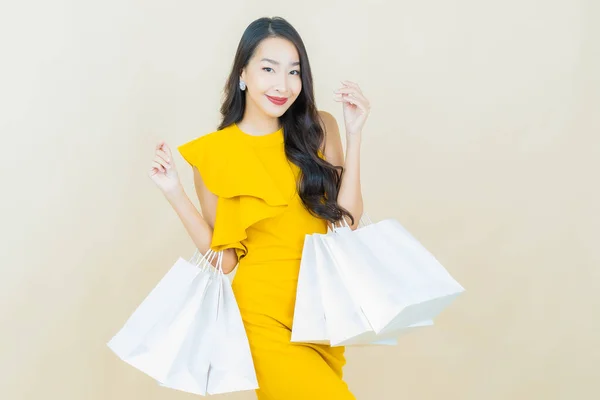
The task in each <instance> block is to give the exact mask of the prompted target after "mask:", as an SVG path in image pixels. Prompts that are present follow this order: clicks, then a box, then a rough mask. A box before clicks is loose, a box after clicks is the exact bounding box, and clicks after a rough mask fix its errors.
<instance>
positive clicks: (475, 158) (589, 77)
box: [0, 0, 600, 400]
mask: <svg viewBox="0 0 600 400" xmlns="http://www.w3.org/2000/svg"><path fill="white" fill-rule="evenodd" d="M282 3H285V4H282ZM263 15H270V16H272V15H281V16H284V17H286V18H288V19H289V21H290V22H291V23H292V24H294V25H295V26H296V28H297V29H298V30H299V31H300V33H301V35H302V36H303V38H304V40H305V43H306V46H307V48H308V51H309V56H310V59H311V61H312V65H313V68H314V77H315V83H316V90H317V100H318V105H319V107H320V108H321V109H325V110H328V111H330V112H332V113H333V114H334V115H335V116H336V117H337V118H338V122H339V123H340V125H342V124H343V120H342V119H341V118H342V114H341V112H340V111H341V110H340V108H339V107H340V106H339V104H338V103H335V102H334V101H333V99H332V91H333V89H335V88H336V87H337V85H338V82H339V80H340V79H350V80H355V81H357V82H358V83H359V84H360V85H361V86H362V87H363V89H364V91H365V93H366V95H367V96H368V98H369V99H370V100H371V102H372V104H373V111H372V115H371V117H370V119H369V121H368V122H367V127H366V129H365V132H364V136H365V139H364V146H363V155H362V157H363V163H362V168H363V169H362V171H363V175H362V176H363V181H364V196H365V201H366V207H367V209H368V211H369V212H370V214H371V215H372V216H373V217H374V219H382V218H388V217H389V218H397V219H398V220H399V221H401V222H402V223H403V224H404V225H405V226H406V227H407V228H408V229H409V230H410V231H411V232H413V233H414V234H415V235H416V236H417V237H418V238H419V239H420V240H421V241H422V242H423V243H424V244H425V245H426V246H427V247H428V248H429V249H431V251H432V252H433V253H434V254H435V255H436V256H437V257H438V258H439V259H440V260H441V261H442V262H443V263H444V264H445V266H446V267H447V268H448V269H449V270H450V271H451V272H452V274H453V275H454V276H455V277H456V278H457V279H458V280H459V281H460V282H461V283H462V284H463V285H464V286H465V288H466V289H467V292H466V293H465V294H464V295H463V296H462V297H461V298H460V299H459V300H457V301H456V303H454V305H453V306H452V307H451V308H450V309H448V310H447V311H446V312H445V313H443V315H441V317H440V318H439V319H438V320H437V321H436V323H437V326H436V327H434V328H432V329H428V330H426V331H423V332H421V333H418V334H413V335H410V336H407V337H405V338H403V339H402V341H401V344H400V345H399V346H397V347H394V348H391V349H389V348H385V349H381V348H361V349H350V350H348V360H349V364H348V366H347V368H346V377H347V380H348V382H349V385H350V386H351V388H352V389H353V391H354V392H355V393H356V395H357V398H358V399H384V400H387V399H412V400H417V399H457V400H458V399H460V400H464V399H469V400H471V399H473V400H475V399H476V400H481V399H486V400H494V399H502V400H506V399H544V400H549V399H578V400H579V399H597V398H600V383H599V380H600V371H599V368H600V367H599V365H600V350H599V346H598V345H599V344H600V343H599V339H598V337H599V336H600V322H599V320H600V318H599V305H600V301H599V294H598V293H599V290H598V289H599V288H600V287H599V286H600V285H599V283H598V282H599V279H600V268H599V265H598V264H599V261H600V251H599V249H598V242H599V239H600V234H599V233H598V232H599V229H600V217H599V214H600V213H599V211H600V207H599V205H598V202H599V200H600V195H599V194H600V190H599V187H598V170H599V168H600V158H599V156H600V138H599V133H600V129H599V128H600V117H599V115H598V110H599V106H600V83H599V79H598V71H600V58H599V57H600V46H599V44H598V39H599V35H600V28H599V25H598V20H599V18H600V6H599V4H598V2H595V1H593V0H590V1H587V2H584V1H573V0H571V1H569V0H563V1H558V0H556V1H554V0H545V1H541V0H540V1H535V0H504V1H475V0H456V1H451V2H450V1H445V0H428V1H394V2H392V1H370V2H369V5H367V3H366V2H364V1H360V2H355V3H352V2H348V1H304V2H289V3H288V2H271V1H269V2H267V1H263V2H259V1H253V2H242V1H237V2H201V1H179V2H173V1H170V2H169V1H148V0H145V1H131V0H130V1H123V0H121V1H104V2H91V1H88V2H82V1H65V0H63V1H55V2H48V1H37V2H13V3H12V4H11V3H8V2H3V4H2V6H0V54H1V57H2V60H1V62H0V93H1V94H0V96H1V100H0V101H1V103H0V109H1V112H0V128H1V134H2V150H3V151H2V159H3V168H2V175H1V176H2V181H1V182H2V196H1V198H0V202H1V213H2V214H1V221H2V223H1V226H2V230H1V234H2V237H1V239H2V240H1V243H2V244H1V253H0V256H1V259H0V268H1V277H0V295H1V296H2V297H1V300H2V302H1V305H0V324H1V330H0V354H1V358H0V398H2V399H11V400H17V399H28V400H29V399H39V398H44V399H61V400H71V399H73V400H74V399H78V400H79V399H86V400H88V399H89V400H96V399H98V400H99V399H115V400H116V399H142V398H143V399H186V398H187V399H191V398H193V396H191V395H187V394H184V393H179V392H175V391H171V390H168V389H162V388H159V387H157V385H156V384H155V383H154V382H153V381H152V380H151V379H150V378H148V377H146V376H145V375H143V374H142V373H140V372H138V371H137V370H135V369H133V368H131V367H129V366H128V365H126V364H125V363H123V362H122V361H120V360H119V359H118V358H117V357H116V356H114V355H113V354H112V353H111V352H110V351H109V350H108V348H107V347H106V345H105V344H106V342H107V341H108V340H109V339H110V338H111V337H112V335H113V334H114V333H115V332H116V331H117V330H118V329H119V328H120V327H121V326H122V324H123V322H124V320H125V319H126V318H127V316H128V315H129V314H130V312H132V310H133V308H134V307H135V306H136V305H137V304H138V303H139V301H141V300H142V298H143V297H144V296H145V295H146V294H147V292H148V291H149V290H150V289H151V288H152V287H153V285H154V284H155V283H156V282H157V281H158V280H159V279H160V278H161V277H162V275H163V274H164V273H165V272H166V270H167V269H168V268H169V267H170V265H171V264H172V262H173V261H174V260H175V259H176V257H178V256H179V255H184V256H187V255H190V254H191V252H192V250H193V248H192V242H191V240H190V239H189V238H188V237H187V235H186V233H185V231H184V229H183V227H182V225H181V224H180V222H179V221H178V219H177V217H176V215H175V213H174V212H173V211H172V210H171V209H170V208H169V205H168V203H167V202H166V201H165V199H164V198H163V197H162V195H161V194H160V192H159V191H158V189H156V188H155V187H154V186H153V184H152V183H151V181H150V180H149V179H148V178H147V176H146V173H147V170H148V168H149V165H150V159H151V156H152V152H153V145H154V143H155V142H156V141H157V140H158V139H159V138H165V139H166V140H167V141H168V143H169V144H170V145H171V146H175V145H177V144H180V143H183V142H184V141H187V140H190V139H191V138H193V137H196V136H199V135H202V134H204V133H206V132H209V131H211V130H213V129H214V127H215V126H216V124H217V122H218V112H217V111H218V106H219V100H220V92H221V89H222V86H223V83H224V80H225V77H226V75H227V74H228V72H229V67H230V65H231V62H232V59H233V54H234V51H235V47H236V46H237V43H238V40H239V38H240V35H241V33H242V31H243V29H244V28H245V27H246V25H247V24H248V23H250V22H251V21H252V20H253V19H255V18H257V17H259V16H263ZM176 161H177V162H178V165H179V169H180V173H181V175H182V179H183V180H184V183H185V186H186V189H188V193H190V194H193V192H192V189H193V188H192V179H191V178H192V177H191V171H189V170H188V168H185V166H184V164H183V162H182V160H181V158H180V157H178V158H177V160H176ZM194 201H195V200H194ZM222 398H223V399H232V400H233V399H239V400H242V399H252V398H254V395H253V394H249V393H241V394H240V393H238V394H233V395H228V396H223V397H222Z"/></svg>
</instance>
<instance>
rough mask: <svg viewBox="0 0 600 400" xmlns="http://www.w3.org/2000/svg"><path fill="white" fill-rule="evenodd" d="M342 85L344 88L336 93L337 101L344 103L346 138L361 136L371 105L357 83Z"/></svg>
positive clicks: (343, 82)
mask: <svg viewBox="0 0 600 400" xmlns="http://www.w3.org/2000/svg"><path fill="white" fill-rule="evenodd" d="M341 83H342V85H343V86H342V87H341V88H339V89H338V90H336V91H335V101H338V102H342V103H343V104H342V105H343V109H344V123H345V125H346V138H350V137H356V136H360V135H361V133H362V129H363V126H364V125H365V122H366V121H367V117H368V116H369V113H370V111H371V104H370V103H369V100H367V98H366V97H365V96H364V95H363V93H362V91H361V89H360V87H359V86H358V85H357V84H356V83H354V82H350V81H342V82H341Z"/></svg>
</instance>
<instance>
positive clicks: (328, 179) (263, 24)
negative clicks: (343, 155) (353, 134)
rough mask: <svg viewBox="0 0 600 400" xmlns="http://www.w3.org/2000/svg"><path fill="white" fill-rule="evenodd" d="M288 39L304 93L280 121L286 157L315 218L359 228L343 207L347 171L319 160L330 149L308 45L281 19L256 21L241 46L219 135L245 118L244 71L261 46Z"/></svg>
mask: <svg viewBox="0 0 600 400" xmlns="http://www.w3.org/2000/svg"><path fill="white" fill-rule="evenodd" d="M273 37H278V38H283V39H287V40H289V41H290V42H291V43H293V44H294V45H295V46H296V49H297V51H298V54H299V56H300V71H301V72H300V76H301V79H302V90H301V92H300V94H299V95H298V98H297V99H296V101H295V102H294V103H293V104H292V105H291V106H290V108H289V109H288V110H287V111H286V112H285V113H284V114H283V115H282V116H281V117H279V122H280V124H281V126H282V127H283V132H284V142H285V154H286V157H287V158H288V160H289V161H290V162H292V163H294V164H295V165H297V166H298V168H299V169H300V171H301V172H300V177H299V179H298V182H297V185H298V187H297V189H298V194H299V196H300V198H301V199H302V203H303V204H304V207H305V208H306V209H307V210H308V211H309V212H310V213H311V214H312V215H314V216H316V217H319V218H322V219H325V220H327V221H329V222H332V223H334V222H337V221H340V220H341V219H342V218H343V217H344V216H348V217H349V218H350V220H351V221H352V224H354V217H353V216H352V214H351V213H350V212H349V211H348V210H346V209H345V208H343V207H341V206H340V205H339V204H338V203H337V197H338V193H339V190H340V185H341V178H342V174H343V172H344V169H343V167H341V166H337V167H336V166H334V165H333V164H331V163H329V162H328V161H327V160H325V159H323V158H321V157H319V154H318V151H319V150H320V149H321V147H322V146H323V145H324V140H325V132H324V131H323V128H322V125H321V123H322V120H321V118H320V116H319V113H318V110H317V107H316V104H315V96H314V87H313V79H312V73H311V69H310V63H309V61H308V55H307V53H306V48H305V47H304V43H303V41H302V39H301V37H300V35H299V34H298V32H297V31H296V30H295V29H294V27H293V26H292V25H291V24H290V23H289V22H287V21H286V20H285V19H283V18H281V17H274V18H267V17H263V18H259V19H257V20H255V21H253V22H252V23H251V24H250V25H248V27H247V28H246V30H245V31H244V33H243V34H242V38H241V39H240V42H239V44H238V48H237V51H236V54H235V58H234V61H233V65H232V69H231V74H230V75H229V78H228V79H227V83H226V84H225V88H224V91H223V94H224V97H223V102H222V104H221V116H222V121H221V123H220V124H219V127H218V129H219V130H220V129H223V128H226V127H228V126H230V125H231V124H233V123H238V122H240V121H241V120H242V118H243V116H244V110H245V107H246V97H245V94H244V92H242V91H241V90H240V89H239V81H240V75H241V73H242V70H243V69H244V68H245V67H246V65H247V64H248V62H249V61H250V59H251V58H252V56H253V55H254V52H255V51H256V48H257V47H258V45H259V44H260V43H261V42H262V41H263V40H264V39H267V38H273Z"/></svg>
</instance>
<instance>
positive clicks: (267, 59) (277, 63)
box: [260, 58, 300, 67]
mask: <svg viewBox="0 0 600 400" xmlns="http://www.w3.org/2000/svg"><path fill="white" fill-rule="evenodd" d="M260 61H267V62H270V63H271V64H275V65H279V61H275V60H272V59H270V58H263V59H262V60H260ZM296 65H300V61H294V62H291V63H290V66H292V67H295V66H296Z"/></svg>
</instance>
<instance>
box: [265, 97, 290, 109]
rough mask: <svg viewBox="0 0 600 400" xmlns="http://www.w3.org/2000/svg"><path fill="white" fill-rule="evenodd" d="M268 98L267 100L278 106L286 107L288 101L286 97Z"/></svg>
mask: <svg viewBox="0 0 600 400" xmlns="http://www.w3.org/2000/svg"><path fill="white" fill-rule="evenodd" d="M266 96H267V99H269V101H270V102H271V103H273V104H276V105H278V106H282V105H284V104H285V103H286V102H287V101H288V99H287V98H286V97H273V96H268V95H266Z"/></svg>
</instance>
